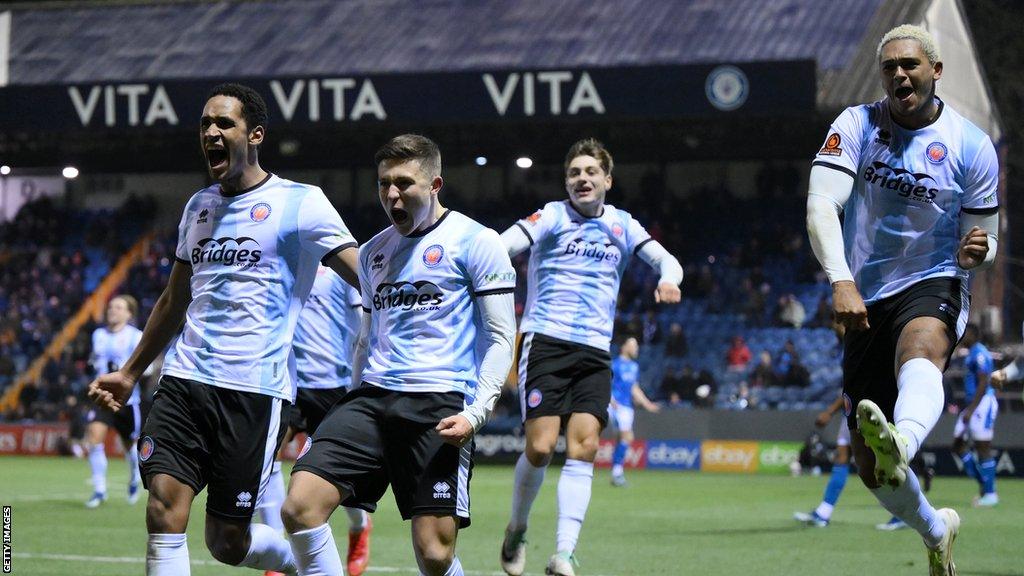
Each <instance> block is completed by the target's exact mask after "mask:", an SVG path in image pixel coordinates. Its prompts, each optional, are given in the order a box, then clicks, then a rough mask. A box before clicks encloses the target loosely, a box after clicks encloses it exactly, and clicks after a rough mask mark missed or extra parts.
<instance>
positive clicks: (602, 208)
mask: <svg viewBox="0 0 1024 576" xmlns="http://www.w3.org/2000/svg"><path fill="white" fill-rule="evenodd" d="M565 203H566V204H568V205H569V207H570V208H572V211H573V212H575V213H576V214H578V215H579V217H580V218H586V219H587V220H596V219H597V218H600V217H602V216H604V204H601V213H600V214H598V215H597V216H587V215H586V214H584V213H583V212H580V209H579V208H577V207H576V205H575V204H573V203H572V200H566V201H565Z"/></svg>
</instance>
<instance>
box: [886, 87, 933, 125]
mask: <svg viewBox="0 0 1024 576" xmlns="http://www.w3.org/2000/svg"><path fill="white" fill-rule="evenodd" d="M935 101H936V102H938V103H939V111H938V112H936V113H935V118H932V119H931V121H930V122H928V123H927V124H925V125H923V126H918V127H917V128H907V127H906V126H904V125H902V124H900V123H899V122H897V121H896V118H894V117H893V115H892V110H890V109H889V102H888V97H886V103H885V109H886V111H888V113H889V119H890V120H891V121H892V123H893V124H894V125H895V126H897V127H898V128H899V129H900V130H906V131H907V132H917V131H918V130H924V129H925V128H927V127H929V126H931V125H932V124H935V123H936V122H938V121H939V118H942V111H943V110H944V109H945V108H946V103H945V102H943V101H942V99H940V98H939V97H938V96H936V97H935Z"/></svg>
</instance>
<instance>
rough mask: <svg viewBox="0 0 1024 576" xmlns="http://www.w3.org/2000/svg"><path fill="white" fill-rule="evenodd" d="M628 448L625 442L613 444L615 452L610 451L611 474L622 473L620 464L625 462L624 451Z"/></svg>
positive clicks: (617, 474)
mask: <svg viewBox="0 0 1024 576" xmlns="http://www.w3.org/2000/svg"><path fill="white" fill-rule="evenodd" d="M628 449H629V444H626V443H625V442H619V443H618V444H616V445H615V452H613V453H612V474H613V475H615V476H620V475H622V465H623V463H625V462H626V451H627V450H628Z"/></svg>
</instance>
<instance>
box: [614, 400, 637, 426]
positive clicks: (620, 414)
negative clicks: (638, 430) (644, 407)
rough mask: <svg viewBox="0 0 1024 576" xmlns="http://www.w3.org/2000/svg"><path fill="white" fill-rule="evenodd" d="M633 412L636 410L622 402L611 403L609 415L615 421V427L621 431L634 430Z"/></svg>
mask: <svg viewBox="0 0 1024 576" xmlns="http://www.w3.org/2000/svg"><path fill="white" fill-rule="evenodd" d="M633 414H635V411H634V410H633V408H631V407H629V406H623V405H622V404H609V405H608V416H609V419H610V420H611V421H612V422H613V423H615V429H616V430H618V431H619V432H632V431H633Z"/></svg>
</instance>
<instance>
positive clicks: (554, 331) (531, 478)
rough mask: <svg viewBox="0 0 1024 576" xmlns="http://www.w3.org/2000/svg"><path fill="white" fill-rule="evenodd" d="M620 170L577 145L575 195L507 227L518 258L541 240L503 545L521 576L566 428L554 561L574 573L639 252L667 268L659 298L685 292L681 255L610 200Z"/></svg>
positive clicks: (552, 569) (571, 164)
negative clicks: (618, 314)
mask: <svg viewBox="0 0 1024 576" xmlns="http://www.w3.org/2000/svg"><path fill="white" fill-rule="evenodd" d="M612 168H613V162H612V156H611V154H610V153H609V152H608V150H607V149H605V147H604V145H603V144H601V143H600V142H598V141H597V140H594V139H586V140H580V141H578V142H576V143H575V144H573V145H572V147H571V148H569V153H568V154H566V157H565V182H564V185H565V191H566V194H567V195H568V198H566V199H564V200H560V201H554V202H549V203H547V204H546V205H545V206H544V208H542V209H541V210H538V211H537V212H535V213H534V214H533V215H532V216H529V217H528V218H524V219H523V220H520V221H519V222H517V223H516V224H515V225H513V226H512V227H510V228H509V229H508V230H506V231H505V232H504V233H502V235H501V238H502V241H503V242H504V243H505V246H506V247H507V248H508V253H509V255H511V256H515V255H516V254H519V253H520V252H523V251H525V250H527V249H530V273H529V279H528V281H527V297H526V311H525V312H524V313H523V319H522V322H521V324H520V327H519V329H520V331H521V332H522V333H523V336H522V338H521V339H520V341H519V366H518V373H519V402H520V409H521V410H522V415H523V422H524V426H525V428H526V451H525V452H524V453H523V454H521V455H520V457H519V460H518V462H517V463H516V470H515V482H514V485H513V488H512V514H511V518H510V519H509V523H508V526H507V527H506V529H505V538H504V541H503V542H502V545H501V567H502V569H503V570H505V572H506V573H507V574H510V575H512V576H518V575H519V574H522V573H523V570H525V567H526V528H527V522H528V520H529V516H530V509H531V508H532V507H533V502H534V500H535V499H536V498H537V493H538V492H539V491H540V487H541V484H542V483H543V482H544V472H545V471H546V470H547V466H548V463H549V462H551V456H552V454H553V453H554V450H555V443H556V442H557V441H558V435H559V433H560V431H561V429H562V428H563V426H564V428H565V439H566V461H565V465H564V466H563V467H562V474H561V477H560V478H559V480H558V528H557V531H556V535H555V536H556V538H555V553H554V554H553V555H552V556H551V558H550V559H549V560H548V564H547V568H546V569H545V570H546V573H547V574H555V575H558V576H574V575H575V565H576V564H577V562H576V557H575V550H576V543H577V541H578V540H579V535H580V529H581V528H582V526H583V518H584V517H585V516H586V513H587V507H588V506H589V505H590V492H591V483H592V481H593V478H594V457H595V455H596V454H597V447H598V438H599V436H600V433H601V429H602V428H604V426H605V424H606V423H607V420H608V403H609V401H610V399H611V380H612V374H611V357H610V354H609V349H610V346H611V337H612V327H613V321H614V317H615V302H616V299H617V298H618V293H619V283H620V281H621V280H622V274H623V272H624V271H625V269H626V265H627V264H628V263H629V260H630V258H631V257H633V256H639V257H640V258H641V259H642V260H643V261H644V262H646V263H647V264H649V265H650V266H652V267H653V268H655V269H656V270H658V271H659V272H660V274H661V277H660V279H659V280H658V286H657V288H656V290H655V292H654V299H655V302H658V303H665V304H672V303H676V302H679V299H680V292H679V283H680V282H682V280H683V268H682V266H680V265H679V261H678V260H676V259H675V258H674V257H673V256H672V255H671V254H669V253H668V251H666V250H665V248H664V247H663V246H662V245H661V244H660V243H659V242H658V241H657V240H655V239H653V238H651V235H650V234H648V233H647V231H646V230H645V229H644V227H643V226H641V225H640V223H639V222H637V221H636V219H635V218H633V217H632V216H631V215H630V214H629V213H628V212H626V211H624V210H621V209H619V208H616V207H614V206H612V205H611V204H606V203H605V196H606V194H607V193H608V190H609V189H610V188H611V187H612Z"/></svg>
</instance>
